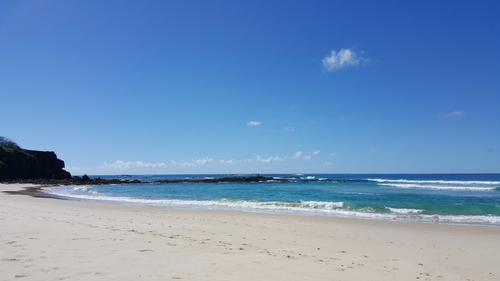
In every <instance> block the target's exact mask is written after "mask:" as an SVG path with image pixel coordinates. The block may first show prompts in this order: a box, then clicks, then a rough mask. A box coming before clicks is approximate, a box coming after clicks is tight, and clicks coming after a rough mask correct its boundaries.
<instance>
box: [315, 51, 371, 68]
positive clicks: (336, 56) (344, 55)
mask: <svg viewBox="0 0 500 281" xmlns="http://www.w3.org/2000/svg"><path fill="white" fill-rule="evenodd" d="M362 61H367V59H364V58H362V57H361V56H359V55H358V54H356V53H355V52H354V51H353V50H352V49H341V50H340V51H339V52H338V53H337V52H336V51H335V50H332V52H331V54H330V55H328V56H326V57H325V58H323V60H322V62H323V66H324V67H325V69H326V70H327V71H335V70H338V69H341V68H343V67H346V66H350V65H358V64H359V63H360V62H362Z"/></svg>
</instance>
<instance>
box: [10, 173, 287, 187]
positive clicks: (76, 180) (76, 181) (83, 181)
mask: <svg viewBox="0 0 500 281" xmlns="http://www.w3.org/2000/svg"><path fill="white" fill-rule="evenodd" d="M268 181H287V180H286V179H274V178H269V177H263V176H253V177H224V178H214V179H194V180H188V179H184V180H160V181H154V182H142V181H140V180H137V179H135V180H125V179H109V180H108V179H101V178H94V179H91V178H90V177H88V176H87V175H84V176H83V177H77V176H74V177H72V178H67V179H17V180H11V181H8V183H32V184H40V185H52V186H53V185H105V184H139V183H142V184H154V183H167V184H168V183H248V182H268Z"/></svg>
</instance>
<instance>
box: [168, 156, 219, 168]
mask: <svg viewBox="0 0 500 281" xmlns="http://www.w3.org/2000/svg"><path fill="white" fill-rule="evenodd" d="M212 160H213V159H212V158H208V157H205V158H201V159H191V162H186V161H184V160H181V161H180V162H177V161H173V160H172V161H171V162H172V164H174V165H179V166H181V167H196V166H198V165H200V166H201V165H205V164H206V163H210V162H212Z"/></svg>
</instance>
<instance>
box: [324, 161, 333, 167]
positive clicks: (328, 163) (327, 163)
mask: <svg viewBox="0 0 500 281" xmlns="http://www.w3.org/2000/svg"><path fill="white" fill-rule="evenodd" d="M329 165H332V163H330V162H326V163H323V166H329Z"/></svg>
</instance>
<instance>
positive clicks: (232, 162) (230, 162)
mask: <svg viewBox="0 0 500 281" xmlns="http://www.w3.org/2000/svg"><path fill="white" fill-rule="evenodd" d="M245 161H246V160H245ZM219 162H220V163H221V164H233V165H235V164H239V163H240V162H241V160H238V161H234V160H233V159H231V160H226V161H224V159H220V160H219Z"/></svg>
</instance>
